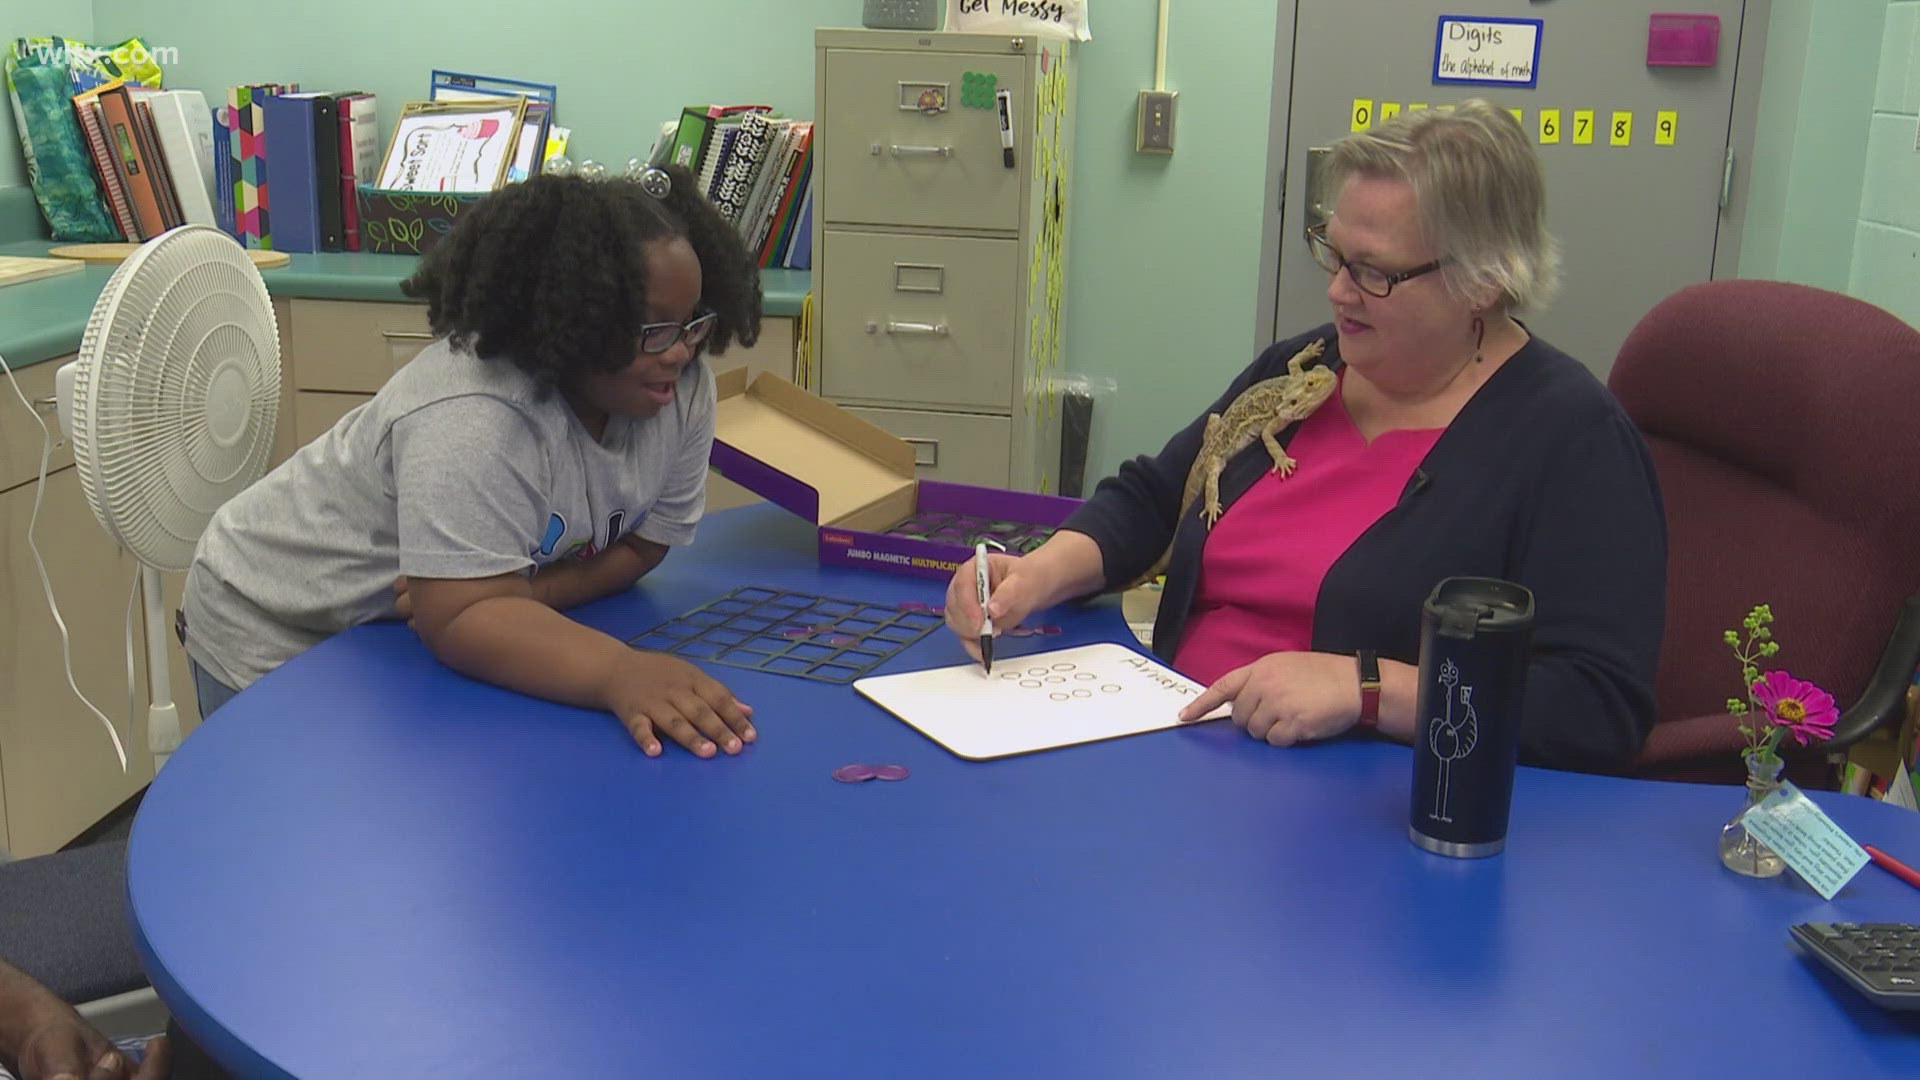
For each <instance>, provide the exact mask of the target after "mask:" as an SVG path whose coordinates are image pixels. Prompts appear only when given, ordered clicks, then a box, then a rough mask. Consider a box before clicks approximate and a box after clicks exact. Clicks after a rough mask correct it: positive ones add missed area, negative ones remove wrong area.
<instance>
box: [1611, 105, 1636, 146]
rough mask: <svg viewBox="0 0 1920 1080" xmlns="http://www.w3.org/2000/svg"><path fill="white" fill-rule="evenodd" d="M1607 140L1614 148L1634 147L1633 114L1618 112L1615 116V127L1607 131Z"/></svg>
mask: <svg viewBox="0 0 1920 1080" xmlns="http://www.w3.org/2000/svg"><path fill="white" fill-rule="evenodd" d="M1607 139H1608V141H1609V142H1610V143H1611V144H1612V145H1614V146H1632V145H1633V114H1632V113H1630V112H1617V113H1614V114H1613V126H1612V127H1611V128H1610V129H1608V131H1607Z"/></svg>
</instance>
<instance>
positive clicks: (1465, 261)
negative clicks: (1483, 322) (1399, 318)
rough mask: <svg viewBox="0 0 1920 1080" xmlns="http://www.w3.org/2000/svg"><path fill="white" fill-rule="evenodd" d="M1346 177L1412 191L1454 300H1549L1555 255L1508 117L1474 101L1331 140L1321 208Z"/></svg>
mask: <svg viewBox="0 0 1920 1080" xmlns="http://www.w3.org/2000/svg"><path fill="white" fill-rule="evenodd" d="M1353 177H1364V178H1367V179H1388V180H1404V181H1406V182H1407V183H1408V184H1410V185H1412V187H1413V196H1414V205H1415V207H1416V208H1417V209H1416V213H1418V214H1419V217H1420V232H1421V235H1422V236H1423V237H1424V238H1425V239H1426V242H1427V245H1428V246H1429V247H1431V248H1432V249H1433V251H1434V254H1435V255H1436V256H1438V257H1440V258H1443V259H1446V260H1447V262H1446V264H1445V265H1444V266H1442V267H1441V271H1440V272H1441V274H1442V275H1443V276H1444V278H1445V280H1446V283H1447V288H1448V289H1449V290H1450V291H1451V292H1452V293H1453V294H1454V295H1455V296H1457V297H1460V298H1461V299H1467V298H1470V297H1475V296H1480V295H1484V294H1485V293H1487V292H1495V293H1498V294H1499V296H1500V297H1501V300H1502V302H1503V306H1504V307H1505V308H1507V309H1508V310H1522V309H1527V308H1539V307H1542V306H1544V305H1545V304H1546V303H1547V302H1548V301H1549V300H1551V299H1552V298H1553V294H1554V291H1555V290H1556V289H1557V288H1558V287H1559V283H1560V251H1559V245H1558V244H1557V243H1556V242H1555V241H1554V239H1553V236H1552V234H1550V233H1548V232H1547V221H1546V218H1547V196H1546V182H1545V180H1544V178H1543V177H1542V175H1541V172H1540V159H1539V158H1538V157H1537V156H1536V155H1535V154H1534V150H1533V144H1532V143H1530V142H1529V141H1528V140H1527V136H1526V132H1525V131H1523V130H1522V129H1521V127H1520V122H1519V121H1518V120H1516V119H1514V116H1513V114H1512V113H1509V112H1507V111H1506V110H1505V109H1500V108H1496V107H1494V106H1492V105H1489V104H1488V103H1487V102H1485V101H1483V100H1481V99H1479V98H1475V99H1473V100H1471V101H1466V102H1462V103H1461V104H1459V105H1456V106H1453V107H1452V108H1444V107H1443V108H1438V109H1421V110H1418V111H1414V112H1403V113H1401V114H1400V115H1399V116H1398V117H1396V118H1395V119H1393V120H1390V121H1388V122H1386V123H1384V124H1377V125H1375V126H1374V127H1373V128H1372V129H1370V130H1368V131H1361V132H1355V133H1354V134H1352V135H1349V136H1347V137H1346V138H1344V139H1341V140H1340V141H1339V142H1337V143H1335V144H1334V147H1333V154H1332V156H1331V157H1330V159H1329V160H1328V162H1327V165H1326V168H1325V169H1324V170H1323V171H1322V173H1321V185H1322V186H1321V190H1320V191H1319V192H1318V193H1317V194H1318V196H1319V198H1320V200H1321V204H1322V205H1329V206H1330V205H1332V203H1333V200H1334V199H1335V198H1336V197H1337V196H1338V195H1339V193H1340V187H1341V185H1343V184H1345V183H1346V182H1347V180H1349V179H1351V178H1353Z"/></svg>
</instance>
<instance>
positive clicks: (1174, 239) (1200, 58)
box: [0, 0, 1920, 475]
mask: <svg viewBox="0 0 1920 1080" xmlns="http://www.w3.org/2000/svg"><path fill="white" fill-rule="evenodd" d="M1916 4H1920V0H1894V2H1893V3H1891V4H1887V3H1884V2H1883V0H1773V3H1772V7H1773V9H1774V12H1775V14H1774V20H1775V21H1774V31H1773V32H1772V33H1771V34H1770V37H1769V48H1768V55H1767V58H1766V74H1765V78H1764V80H1763V85H1762V102H1761V118H1760V126H1761V131H1760V140H1759V146H1758V147H1757V152H1756V155H1755V160H1754V161H1753V162H1752V163H1751V166H1750V167H1751V168H1752V170H1753V173H1752V175H1753V194H1752V198H1753V199H1754V207H1755V210H1754V212H1753V213H1751V214H1749V218H1748V225H1747V228H1746V231H1745V233H1744V235H1743V241H1744V243H1743V250H1742V256H1741V264H1740V269H1741V272H1742V273H1743V274H1744V275H1746V276H1756V277H1776V278H1783V279H1787V280H1795V281H1802V282H1806V283H1809V284H1816V285H1821V286H1823V287H1826V288H1832V289H1838V290H1847V289H1849V288H1850V287H1851V288H1852V289H1854V290H1855V291H1858V292H1860V293H1862V294H1863V295H1872V296H1882V295H1887V296H1894V297H1895V298H1896V299H1897V298H1898V296H1899V295H1900V290H1901V288H1903V287H1906V285H1907V283H1910V282H1911V281H1912V278H1911V276H1910V271H1907V272H1906V273H1907V275H1908V276H1902V271H1903V270H1904V268H1902V267H1900V266H1899V264H1898V259H1899V255H1900V253H1901V252H1902V251H1905V252H1907V253H1908V257H1909V259H1911V258H1912V248H1911V247H1910V246H1909V247H1905V248H1903V247H1900V246H1899V245H1900V244H1901V243H1907V244H1909V245H1910V244H1911V243H1912V241H1913V240H1914V239H1915V236H1916V235H1920V234H1915V233H1914V229H1915V228H1916V227H1920V222H1914V221H1912V220H1911V219H1910V218H1908V219H1902V220H1899V221H1882V220H1880V219H1879V218H1878V217H1875V218H1872V219H1870V220H1865V221H1863V215H1866V214H1868V213H1869V211H1868V210H1866V209H1863V206H1862V201H1861V194H1862V193H1863V192H1866V193H1867V194H1869V195H1870V197H1871V199H1870V201H1872V203H1873V205H1875V206H1878V205H1879V203H1880V200H1882V199H1883V198H1885V197H1887V196H1883V195H1882V194H1881V193H1882V192H1889V193H1890V192H1891V191H1892V190H1893V186H1892V182H1897V181H1898V179H1899V175H1900V174H1898V172H1897V168H1898V165H1897V164H1890V163H1889V162H1891V160H1892V159H1891V158H1890V157H1888V156H1887V155H1889V154H1890V152H1889V151H1887V150H1886V147H1887V146H1888V145H1890V144H1889V143H1888V142H1887V139H1886V137H1885V136H1882V137H1881V138H1880V139H1879V140H1878V141H1877V142H1875V144H1874V145H1875V147H1876V148H1877V150H1878V152H1879V153H1880V154H1881V155H1882V157H1885V158H1886V160H1885V161H1883V160H1881V159H1879V158H1876V165H1875V167H1874V168H1873V170H1872V176H1873V179H1872V181H1871V184H1869V182H1868V172H1869V170H1868V167H1867V156H1868V155H1867V151H1868V131H1869V128H1870V126H1872V127H1877V128H1883V129H1889V130H1891V129H1892V128H1893V127H1894V118H1893V116H1892V115H1891V114H1889V115H1886V116H1882V117H1880V118H1879V119H1877V120H1873V121H1872V123H1871V124H1870V122H1869V121H1870V117H1871V114H1872V111H1873V105H1874V103H1875V99H1876V95H1875V88H1876V85H1877V83H1876V76H1878V75H1879V74H1880V72H1879V71H1878V70H1877V65H1875V64H1873V63H1863V62H1862V60H1861V57H1862V54H1863V53H1865V54H1867V55H1871V56H1878V55H1879V54H1880V53H1881V51H1882V50H1881V41H1882V36H1883V35H1882V30H1883V22H1885V23H1888V24H1889V25H1892V24H1897V25H1899V26H1902V27H1906V28H1907V33H1908V34H1909V36H1911V33H1912V16H1911V9H1912V8H1914V7H1915V6H1916ZM1283 6H1287V7H1289V8H1290V5H1285V4H1283V3H1281V2H1274V3H1261V4H1236V5H1229V6H1220V5H1193V4H1175V5H1173V6H1172V20H1173V24H1172V29H1171V34H1170V41H1169V53H1168V61H1167V81H1168V85H1169V87H1170V88H1172V89H1177V90H1179V91H1180V119H1179V152H1178V153H1176V154H1174V155H1173V156H1172V157H1170V158H1161V157H1150V156H1143V155H1138V154H1135V153H1134V152H1133V149H1132V146H1133V124H1134V112H1135V105H1134V100H1135V94H1136V92H1137V91H1138V90H1140V89H1141V88H1142V87H1145V86H1149V85H1150V84H1151V79H1152V74H1153V38H1154V28H1155V16H1156V12H1157V7H1158V5H1157V3H1156V2H1155V0H1102V2H1101V3H1100V4H1099V5H1097V6H1096V12H1095V15H1094V18H1093V20H1092V26H1093V30H1094V34H1095V40H1094V41H1093V42H1092V43H1090V44H1088V45H1086V46H1084V47H1082V48H1081V50H1080V52H1079V60H1080V68H1079V72H1080V86H1079V91H1078V97H1077V103H1078V107H1079V110H1080V117H1079V139H1078V145H1077V147H1076V158H1075V161H1074V163H1073V172H1072V187H1071V193H1070V196H1069V197H1070V200H1071V210H1072V214H1073V228H1072V231H1071V234H1070V237H1069V253H1068V258H1069V265H1068V275H1067V280H1068V295H1067V301H1066V304H1067V356H1066V363H1065V367H1066V369H1067V370H1068V371H1070V372H1074V373H1079V374H1084V375H1088V376H1091V377H1093V378H1095V379H1110V380H1112V381H1113V383H1114V384H1115V385H1116V386H1117V389H1118V392H1117V393H1115V394H1113V395H1111V396H1107V397H1102V398H1101V399H1100V400H1099V402H1098V406H1097V408H1098V410H1099V412H1098V415H1097V419H1096V421H1095V425H1094V435H1093V445H1092V447H1091V448H1090V453H1089V461H1088V470H1089V474H1090V475H1099V474H1102V473H1104V472H1107V471H1110V470H1111V469H1112V468H1113V467H1115V466H1116V465H1117V464H1118V463H1119V461H1121V460H1122V459H1123V458H1125V457H1129V456H1131V455H1133V454H1136V453H1141V452H1145V451H1150V450H1154V449H1157V448H1158V446H1159V444H1160V442H1161V441H1162V440H1164V438H1165V437H1166V436H1167V435H1168V434H1169V433H1170V432H1171V431H1172V429H1173V428H1174V427H1175V426H1176V425H1177V424H1179V423H1181V422H1183V421H1184V420H1186V419H1187V418H1189V417H1190V416H1192V415H1193V414H1194V413H1196V412H1197V411H1198V410H1199V409H1201V408H1202V407H1204V405H1205V404H1206V403H1207V402H1208V401H1210V400H1211V399H1212V398H1213V396H1214V395H1215V394H1216V393H1217V392H1218V389H1219V387H1220V386H1222V385H1224V383H1225V381H1226V379H1227V378H1228V377H1229V375H1230V374H1231V373H1232V372H1234V371H1237V370H1238V369H1239V367H1240V366H1241V365H1243V364H1244V363H1245V362H1246V361H1247V360H1248V359H1249V356H1250V351H1251V349H1252V347H1253V342H1251V341H1249V340H1248V337H1247V332H1246V328H1247V327H1248V326H1249V325H1251V324H1252V322H1253V313H1254V311H1255V307H1256V303H1257V298H1256V289H1257V282H1258V275H1259V259H1260V224H1259V223H1260V220H1261V210H1262V199H1263V191H1262V188H1263V184H1264V176H1265V170H1266V146H1265V145H1264V142H1265V139H1264V134H1262V135H1260V136H1259V137H1256V138H1251V139H1250V138H1248V137H1247V133H1248V132H1258V133H1264V132H1266V131H1267V130H1269V123H1268V121H1269V115H1268V114H1269V111H1270V105H1269V101H1270V90H1269V87H1270V84H1271V80H1272V72H1273V56H1272V49H1273V42H1274V32H1275V29H1276V19H1277V17H1278V13H1279V9H1280V8H1281V7H1283ZM85 7H86V5H85V4H83V3H78V2H75V0H67V2H65V3H62V2H61V0H0V15H4V16H6V17H7V19H8V25H6V26H5V27H4V28H3V29H5V30H6V32H7V33H8V34H10V35H11V34H14V33H18V32H23V31H21V30H19V29H17V28H19V27H23V26H26V25H27V24H29V23H31V24H34V25H36V26H37V25H41V24H47V23H50V22H57V23H63V24H65V25H67V27H68V30H67V32H70V33H76V34H84V33H88V32H91V33H94V34H95V35H97V36H98V37H99V38H101V39H102V40H119V39H121V38H124V37H127V36H129V35H131V34H135V33H138V34H142V35H144V36H146V37H147V38H148V40H149V43H150V44H154V45H163V46H166V45H170V46H173V47H175V48H177V49H178V50H179V62H178V63H177V64H176V65H174V66H173V67H172V68H171V69H170V71H169V79H170V81H171V82H173V83H174V84H175V85H183V86H200V87H202V88H206V89H210V90H217V89H219V88H222V87H225V86H228V85H231V84H233V83H237V82H245V81H265V80H281V81H298V82H300V83H302V84H303V85H305V86H308V87H309V88H322V87H332V88H343V87H349V86H351V87H360V88H365V89H370V90H373V91H375V92H377V93H379V94H380V96H381V98H382V99H383V101H384V102H399V101H404V100H408V99H411V98H415V97H419V96H423V95H424V92H425V88H426V81H427V74H428V72H429V70H430V69H432V68H434V67H442V68H449V69H454V70H466V71H477V72H482V73H487V74H498V75H506V76H518V77H525V78H529V79H540V80H544V81H551V82H555V83H558V84H559V86H560V96H561V112H562V115H563V119H564V120H565V121H566V123H567V124H568V125H569V126H572V127H573V128H575V130H576V139H577V150H576V152H575V155H574V156H575V157H576V158H578V157H580V156H591V157H595V158H597V159H599V160H601V161H603V162H607V163H608V164H610V165H612V166H614V167H615V168H618V167H619V165H621V164H622V163H624V162H625V160H626V158H627V157H629V156H631V155H633V154H636V153H639V152H641V151H643V150H644V149H645V148H646V147H647V146H648V145H649V144H650V143H651V141H652V138H653V132H654V129H655V128H656V126H657V124H658V122H659V121H661V120H665V119H668V118H671V117H672V116H674V115H676V114H677V112H678V109H679V107H680V106H681V105H682V104H684V103H686V102H691V101H705V100H714V99H729V100H744V99H760V100H765V101H769V102H772V103H774V104H776V105H777V106H779V107H780V108H781V109H782V110H783V111H785V112H786V113H788V114H789V115H794V116H802V117H806V116H811V115H813V54H812V32H813V29H814V27H816V26H821V25H843V26H844V25H856V24H857V23H858V21H859V4H858V3H856V2H855V0H779V2H777V3H776V2H771V0H763V2H759V3H753V4H751V5H745V4H743V5H739V6H738V9H737V10H742V11H744V10H747V9H749V8H750V9H751V10H752V12H753V15H754V18H753V19H751V20H749V19H745V18H738V17H734V16H732V15H731V14H729V15H726V16H718V15H716V8H715V6H713V5H702V4H671V5H670V4H646V5H632V6H627V7H615V6H611V5H607V6H602V5H599V4H589V3H586V2H582V0H551V2H549V3H547V4H545V5H542V6H541V7H539V9H538V10H537V12H534V13H531V14H530V13H529V9H528V8H527V7H526V5H525V4H523V3H507V2H505V0H419V2H414V3H394V2H393V0H331V2H329V3H326V4H291V3H288V4H276V5H271V6H259V5H252V6H243V5H238V4H209V3H206V2H205V0H93V3H92V18H91V20H88V19H87V18H86V17H85V14H84V12H85ZM243 7H244V9H245V10H247V11H250V12H254V13H257V14H255V15H253V16H252V17H236V15H235V12H236V11H237V10H241V9H242V8H243ZM74 9H77V10H78V11H79V12H80V14H64V13H63V12H65V11H68V10H74ZM733 10H736V9H735V8H734V7H729V8H728V11H729V12H732V11H733ZM55 16H58V19H57V20H56V19H55ZM717 29H723V30H724V33H725V35H727V37H726V40H724V41H714V42H712V43H708V41H707V39H709V38H712V37H714V36H715V35H716V30H717ZM426 42H431V43H432V44H431V45H428V44H422V43H426ZM1911 52H1912V50H1911V49H1909V50H1908V55H1909V56H1911ZM1911 70H1912V69H1911V67H1909V68H1908V71H1909V74H1908V76H1907V78H1908V79H1909V85H1910V84H1911V80H1912V79H1913V78H1914V77H1915V76H1913V75H1912V74H1911ZM1890 77H1891V76H1890ZM1880 81H1881V82H1884V80H1880ZM1882 103H1883V104H1884V102H1882ZM1909 104H1910V102H1909ZM1909 111H1910V110H1909ZM387 115H388V119H387V128H388V130H390V128H391V116H392V113H391V112H388V114H387ZM9 122H10V121H9ZM6 170H10V172H9V171H6ZM1890 170H1893V171H1890ZM7 182H14V183H17V182H19V167H18V162H17V157H16V155H13V154H0V183H7ZM1869 188H1870V189H1871V190H1869ZM1908 190H1909V191H1910V190H1911V188H1909V189H1908ZM1913 206H1914V202H1913V200H1912V199H1911V196H1909V197H1908V198H1907V200H1906V212H1907V213H1908V214H1909V215H1911V214H1912V213H1913V212H1914V211H1913ZM1873 212H1874V213H1879V211H1873ZM1889 226H1893V227H1892V228H1889ZM1856 236H1865V237H1866V238H1867V239H1866V240H1863V241H1862V242H1861V243H1860V244H1859V245H1856V242H1855V238H1856ZM1856 246H1859V247H1860V248H1861V252H1862V256H1861V258H1860V259H1856V258H1855V247H1856ZM1888 251H1891V252H1892V253H1893V254H1891V255H1889V254H1886V252H1888ZM1876 290H1877V291H1876ZM1912 292H1913V290H1912V289H1911V288H1910V287H1908V288H1907V293H1906V295H1907V296H1909V297H1910V296H1911V294H1912ZM1881 302H1883V303H1886V301H1884V300H1883V301H1881ZM1888 306H1894V305H1893V304H1888ZM1910 312H1911V308H1910V307H1909V313H1908V315H1907V317H1908V318H1910V319H1912V318H1914V317H1915V316H1914V315H1913V314H1911V313H1910Z"/></svg>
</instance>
